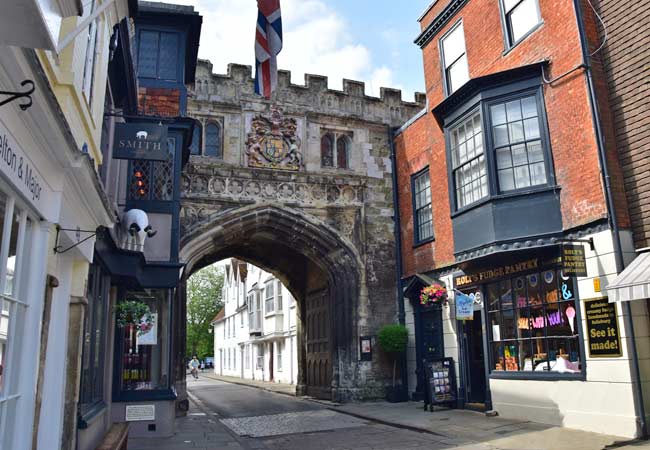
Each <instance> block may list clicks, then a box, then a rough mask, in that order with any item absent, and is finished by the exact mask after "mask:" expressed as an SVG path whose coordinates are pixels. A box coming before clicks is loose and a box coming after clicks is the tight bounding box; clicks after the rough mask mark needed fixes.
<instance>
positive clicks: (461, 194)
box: [450, 112, 488, 209]
mask: <svg viewBox="0 0 650 450" xmlns="http://www.w3.org/2000/svg"><path fill="white" fill-rule="evenodd" d="M450 144H451V161H452V176H453V180H454V185H455V196H456V208H457V209H460V208H464V207H465V206H468V205H471V204H472V203H475V202H477V201H479V200H480V199H482V198H484V197H487V196H488V177H487V170H486V165H485V152H484V151H483V129H482V125H481V114H480V112H476V113H474V114H472V115H471V116H470V117H469V118H467V119H465V120H463V121H462V122H461V123H460V124H459V125H456V126H455V127H454V128H453V129H452V130H451V132H450Z"/></svg>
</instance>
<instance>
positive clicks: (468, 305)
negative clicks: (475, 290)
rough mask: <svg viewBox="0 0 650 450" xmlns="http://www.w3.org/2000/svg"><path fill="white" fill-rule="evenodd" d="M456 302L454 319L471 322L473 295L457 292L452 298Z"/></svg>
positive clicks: (472, 317) (472, 316)
mask: <svg viewBox="0 0 650 450" xmlns="http://www.w3.org/2000/svg"><path fill="white" fill-rule="evenodd" d="M454 297H455V300H456V319H458V320H472V319H474V298H473V297H474V295H472V296H471V297H470V296H469V295H465V294H462V293H460V292H457V293H456V295H455V296H454Z"/></svg>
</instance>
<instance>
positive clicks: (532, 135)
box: [524, 117, 539, 139]
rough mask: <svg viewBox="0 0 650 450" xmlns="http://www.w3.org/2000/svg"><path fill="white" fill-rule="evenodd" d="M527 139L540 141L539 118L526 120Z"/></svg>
mask: <svg viewBox="0 0 650 450" xmlns="http://www.w3.org/2000/svg"><path fill="white" fill-rule="evenodd" d="M524 131H525V133H526V139H539V120H538V119H537V117H534V118H532V119H526V120H524Z"/></svg>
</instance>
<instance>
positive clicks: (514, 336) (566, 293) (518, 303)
mask: <svg viewBox="0 0 650 450" xmlns="http://www.w3.org/2000/svg"><path fill="white" fill-rule="evenodd" d="M574 292H575V283H574V279H573V278H566V277H563V276H562V272H561V271H559V270H556V269H550V270H544V271H541V272H534V273H531V274H528V275H526V276H520V277H515V278H510V279H506V280H502V281H498V282H495V283H491V284H489V285H488V286H487V289H486V295H487V302H486V304H487V308H488V322H489V326H488V332H489V336H490V350H491V372H493V373H494V372H542V373H543V372H553V373H563V374H572V373H581V370H582V349H581V346H580V337H579V331H578V326H579V322H578V317H577V314H576V311H577V310H578V307H577V306H576V297H575V295H574Z"/></svg>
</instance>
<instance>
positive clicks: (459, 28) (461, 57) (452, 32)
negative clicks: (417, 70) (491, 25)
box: [439, 20, 469, 95]
mask: <svg viewBox="0 0 650 450" xmlns="http://www.w3.org/2000/svg"><path fill="white" fill-rule="evenodd" d="M456 33H459V34H456ZM458 36H460V37H458ZM454 38H456V39H461V38H462V44H463V45H462V51H461V52H458V55H455V54H453V53H451V52H450V51H449V50H451V49H452V47H449V48H447V50H445V47H446V45H445V43H446V42H449V43H451V41H452V39H454ZM450 45H451V44H450ZM458 47H459V48H460V45H458ZM439 49H440V61H441V67H442V72H443V80H444V83H443V85H444V89H445V94H446V95H451V94H453V93H454V92H455V91H457V90H458V89H459V88H460V87H461V86H463V85H464V84H465V83H467V82H468V81H469V61H468V60H467V46H466V45H465V29H464V28H463V21H462V20H459V21H458V22H457V23H456V24H455V25H454V26H453V27H451V28H450V29H449V31H447V33H445V35H444V36H442V37H441V38H440V42H439ZM445 53H447V54H445ZM457 64H459V65H460V66H463V65H464V66H465V67H466V69H467V70H466V73H465V79H464V80H463V81H462V82H461V83H460V84H458V86H455V85H452V83H451V75H450V74H451V69H452V68H453V67H455V66H456V65H457ZM460 66H459V67H460Z"/></svg>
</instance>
